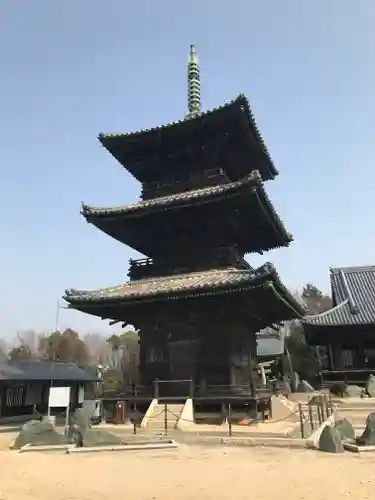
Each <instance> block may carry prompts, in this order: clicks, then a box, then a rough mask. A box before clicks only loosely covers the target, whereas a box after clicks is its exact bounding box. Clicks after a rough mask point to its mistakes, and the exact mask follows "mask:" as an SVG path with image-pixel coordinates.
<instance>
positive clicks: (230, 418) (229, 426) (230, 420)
mask: <svg viewBox="0 0 375 500" xmlns="http://www.w3.org/2000/svg"><path fill="white" fill-rule="evenodd" d="M228 433H229V436H230V437H232V436H233V432H232V405H231V404H230V403H229V404H228Z"/></svg>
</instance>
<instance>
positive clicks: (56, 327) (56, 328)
mask: <svg viewBox="0 0 375 500" xmlns="http://www.w3.org/2000/svg"><path fill="white" fill-rule="evenodd" d="M59 319H60V301H59V300H58V301H57V306H56V316H55V332H57V331H58V330H59Z"/></svg>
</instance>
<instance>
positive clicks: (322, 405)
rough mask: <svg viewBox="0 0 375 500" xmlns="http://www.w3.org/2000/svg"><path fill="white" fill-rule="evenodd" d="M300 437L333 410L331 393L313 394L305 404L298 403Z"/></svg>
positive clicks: (308, 432) (314, 427) (306, 433)
mask: <svg viewBox="0 0 375 500" xmlns="http://www.w3.org/2000/svg"><path fill="white" fill-rule="evenodd" d="M298 412H299V419H300V429H301V437H302V438H303V439H304V438H305V437H307V436H308V435H310V434H311V433H312V432H314V430H315V429H317V428H318V427H319V426H320V425H321V424H322V423H323V422H324V421H325V420H327V418H329V417H330V416H331V415H332V414H333V412H334V406H333V403H332V395H331V394H318V395H316V396H313V397H312V398H311V399H310V400H309V401H308V402H307V405H303V404H302V403H299V404H298Z"/></svg>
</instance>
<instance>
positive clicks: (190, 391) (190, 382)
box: [189, 379, 194, 399]
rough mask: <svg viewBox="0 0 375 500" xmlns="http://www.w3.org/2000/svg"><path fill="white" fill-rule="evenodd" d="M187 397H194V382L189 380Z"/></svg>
mask: <svg viewBox="0 0 375 500" xmlns="http://www.w3.org/2000/svg"><path fill="white" fill-rule="evenodd" d="M189 395H190V398H191V399H193V397H194V380H193V379H191V380H190V381H189Z"/></svg>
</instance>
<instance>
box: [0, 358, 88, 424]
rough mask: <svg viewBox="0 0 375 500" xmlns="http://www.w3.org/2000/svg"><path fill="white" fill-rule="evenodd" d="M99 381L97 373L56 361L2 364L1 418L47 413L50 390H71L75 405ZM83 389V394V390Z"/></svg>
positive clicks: (0, 386) (72, 401)
mask: <svg viewBox="0 0 375 500" xmlns="http://www.w3.org/2000/svg"><path fill="white" fill-rule="evenodd" d="M95 382H98V375H97V373H96V370H95V369H94V370H92V369H85V368H80V367H79V366H77V365H76V364H74V363H62V362H56V361H8V362H0V417H10V416H18V415H29V414H32V413H33V411H34V410H36V411H38V412H39V413H42V414H44V413H46V412H47V408H48V396H49V388H50V387H51V386H59V387H70V389H71V404H72V405H73V406H74V405H76V404H78V399H79V394H80V393H81V394H82V389H83V390H88V389H89V388H90V387H91V386H92V384H94V383H95ZM80 389H81V391H80Z"/></svg>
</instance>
